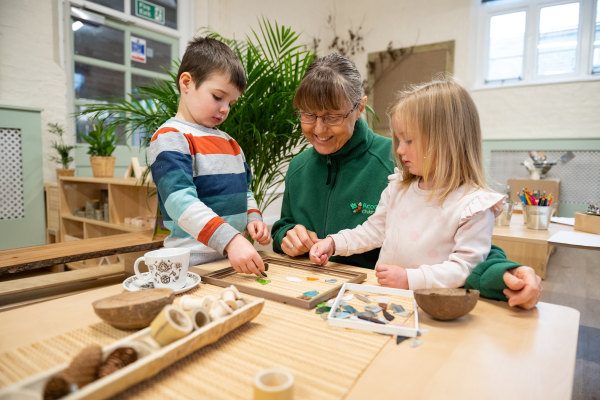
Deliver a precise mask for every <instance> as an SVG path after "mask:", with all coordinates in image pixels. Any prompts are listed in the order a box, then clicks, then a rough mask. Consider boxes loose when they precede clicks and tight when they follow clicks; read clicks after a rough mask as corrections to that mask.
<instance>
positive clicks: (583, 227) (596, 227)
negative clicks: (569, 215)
mask: <svg viewBox="0 0 600 400" xmlns="http://www.w3.org/2000/svg"><path fill="white" fill-rule="evenodd" d="M574 229H575V230H576V231H581V232H588V233H595V234H600V216H599V215H589V214H584V213H578V212H576V213H575V226H574Z"/></svg>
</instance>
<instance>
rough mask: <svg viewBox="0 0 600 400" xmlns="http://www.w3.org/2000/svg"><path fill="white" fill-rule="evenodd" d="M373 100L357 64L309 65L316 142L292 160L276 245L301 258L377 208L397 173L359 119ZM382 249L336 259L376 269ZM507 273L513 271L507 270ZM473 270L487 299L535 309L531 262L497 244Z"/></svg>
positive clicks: (308, 108)
mask: <svg viewBox="0 0 600 400" xmlns="http://www.w3.org/2000/svg"><path fill="white" fill-rule="evenodd" d="M366 102H367V98H366V96H365V95H364V92H363V88H362V78H361V76H360V74H359V72H358V70H357V68H356V66H355V65H354V63H352V61H350V60H349V59H347V58H345V57H344V56H341V55H339V54H330V55H328V56H326V57H323V58H320V59H318V60H316V61H315V62H313V63H312V64H311V65H310V66H309V67H308V69H307V71H306V73H305V75H304V77H303V78H302V81H301V82H300V85H299V86H298V90H297V91H296V94H295V96H294V107H295V108H296V110H297V111H298V117H299V119H300V124H301V127H302V132H303V133H304V136H305V137H306V139H307V140H308V141H309V142H310V143H311V144H312V148H309V149H307V150H306V151H304V152H302V153H301V154H299V155H298V156H296V157H294V159H293V160H292V161H291V162H290V165H289V168H288V171H287V174H286V178H285V192H284V195H283V203H282V208H281V218H280V219H279V221H277V222H275V224H274V225H273V228H272V232H271V236H272V238H273V249H274V250H275V251H276V252H280V253H281V252H283V253H285V254H287V255H289V256H292V257H295V256H299V255H303V254H306V253H307V252H308V251H309V250H310V248H311V247H312V245H313V244H314V243H316V242H317V241H318V239H319V238H325V237H326V236H327V235H328V234H333V233H336V232H338V231H340V230H342V229H352V228H355V227H356V226H358V225H360V224H362V223H363V222H365V221H366V220H367V218H368V217H369V216H370V215H371V214H373V213H374V212H375V208H376V207H377V204H378V202H379V198H380V196H381V192H382V191H383V190H384V189H385V187H386V186H387V184H388V175H390V174H392V173H393V171H394V161H393V156H392V141H391V139H389V138H385V137H383V136H379V135H377V134H375V133H373V131H372V130H371V129H370V128H369V127H368V126H367V123H366V121H365V120H363V119H362V118H360V116H361V114H362V112H363V111H364V109H365V106H366ZM378 256H379V249H376V250H371V251H369V252H366V253H362V254H354V255H351V256H348V257H341V256H337V257H332V258H331V260H332V261H335V262H340V263H344V264H351V265H356V266H360V267H365V268H374V267H375V263H376V261H377V258H378ZM505 271H508V272H505ZM473 274H480V275H481V276H478V277H477V278H478V279H474V280H471V281H477V282H478V283H480V284H479V285H478V286H477V287H476V288H478V289H480V291H481V294H482V295H483V296H486V297H491V298H496V299H500V300H506V297H505V295H506V296H507V297H508V298H509V300H510V301H509V304H510V305H511V306H516V305H519V306H521V307H523V308H531V307H533V306H534V305H535V304H536V303H537V301H538V300H539V295H540V293H541V284H540V282H541V280H540V278H539V277H538V276H537V275H536V274H535V272H534V271H533V269H531V268H530V267H523V266H520V265H519V264H516V263H514V262H512V261H508V260H507V259H506V256H505V255H504V252H503V251H502V250H501V249H499V248H497V247H495V246H493V247H492V251H491V252H490V255H489V256H488V259H487V260H486V261H484V262H483V263H482V264H479V265H478V266H477V267H476V268H475V269H474V270H473Z"/></svg>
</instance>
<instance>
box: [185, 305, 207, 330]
mask: <svg viewBox="0 0 600 400" xmlns="http://www.w3.org/2000/svg"><path fill="white" fill-rule="evenodd" d="M188 314H189V316H190V318H191V319H192V324H194V329H200V328H202V327H203V326H204V325H206V324H208V323H210V317H209V316H208V312H206V310H205V309H204V308H203V307H197V308H194V309H193V310H191V311H188Z"/></svg>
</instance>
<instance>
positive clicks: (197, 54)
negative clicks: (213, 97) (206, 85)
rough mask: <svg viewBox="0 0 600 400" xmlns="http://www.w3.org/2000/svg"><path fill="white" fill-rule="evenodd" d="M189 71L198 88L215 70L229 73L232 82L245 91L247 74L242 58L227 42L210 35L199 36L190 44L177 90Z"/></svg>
mask: <svg viewBox="0 0 600 400" xmlns="http://www.w3.org/2000/svg"><path fill="white" fill-rule="evenodd" d="M184 72H189V73H190V75H191V76H192V79H193V80H194V84H195V85H196V88H197V87H198V86H200V85H201V84H202V82H204V81H205V80H206V79H208V77H209V76H210V75H212V74H214V73H215V72H219V73H222V74H226V75H229V80H230V81H231V83H232V84H233V85H234V86H235V87H236V88H237V89H238V90H239V91H240V92H243V91H244V89H245V88H246V74H245V72H244V67H243V66H242V62H241V61H240V59H239V58H238V57H237V56H236V55H235V54H234V52H233V51H232V50H231V49H230V48H229V46H227V45H226V44H225V43H223V42H221V41H220V40H217V39H213V38H210V37H197V38H194V39H193V40H192V41H190V43H189V44H188V46H187V48H186V49H185V54H184V55H183V58H182V60H181V64H180V65H179V71H177V90H179V91H181V89H180V88H179V78H180V77H181V74H183V73H184Z"/></svg>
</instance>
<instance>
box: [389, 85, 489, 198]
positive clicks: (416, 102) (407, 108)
mask: <svg viewBox="0 0 600 400" xmlns="http://www.w3.org/2000/svg"><path fill="white" fill-rule="evenodd" d="M388 115H389V117H390V124H391V128H392V133H393V136H392V141H393V146H394V150H396V149H397V148H398V144H399V140H398V137H397V135H396V134H397V132H396V130H397V129H401V130H402V132H409V135H410V134H411V133H412V134H413V135H414V136H413V137H412V138H413V143H414V144H415V145H416V146H418V147H417V148H418V149H419V151H420V154H419V157H423V159H422V160H423V164H422V165H423V175H424V176H423V178H424V179H427V177H429V182H428V183H430V184H431V187H432V189H433V193H436V197H438V198H439V199H440V200H441V201H443V199H445V198H446V196H447V195H448V194H450V193H451V192H453V191H454V190H456V189H458V188H459V187H460V186H461V185H463V184H468V185H472V186H475V187H479V188H485V173H484V169H483V156H482V150H481V124H480V121H479V114H478V112H477V107H476V106H475V102H474V101H473V99H472V98H471V96H470V95H469V92H467V90H466V89H465V88H463V87H462V86H461V85H459V84H458V83H456V82H455V81H454V80H453V79H451V78H447V77H444V78H442V79H435V80H433V81H431V82H428V83H425V84H421V85H416V86H412V87H410V88H409V89H407V90H404V91H402V92H400V93H399V98H398V100H397V101H396V103H395V104H393V105H392V107H391V108H390V110H389V112H388ZM394 153H395V156H396V162H397V163H398V166H399V167H400V168H401V169H402V175H403V182H402V184H403V185H406V186H408V185H410V183H411V182H413V181H415V180H416V179H418V177H416V176H415V175H412V174H411V173H410V172H409V171H408V168H406V166H404V165H403V164H402V162H401V160H400V157H399V156H398V154H397V153H396V152H395V151H394Z"/></svg>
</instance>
